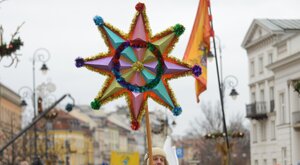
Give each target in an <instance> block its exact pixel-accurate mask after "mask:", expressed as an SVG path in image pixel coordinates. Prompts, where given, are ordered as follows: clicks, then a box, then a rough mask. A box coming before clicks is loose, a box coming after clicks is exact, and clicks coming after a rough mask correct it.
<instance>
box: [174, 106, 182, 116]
mask: <svg viewBox="0 0 300 165" xmlns="http://www.w3.org/2000/svg"><path fill="white" fill-rule="evenodd" d="M172 112H173V115H174V116H179V115H180V114H181V112H182V109H181V107H175V108H174V109H173V110H172Z"/></svg>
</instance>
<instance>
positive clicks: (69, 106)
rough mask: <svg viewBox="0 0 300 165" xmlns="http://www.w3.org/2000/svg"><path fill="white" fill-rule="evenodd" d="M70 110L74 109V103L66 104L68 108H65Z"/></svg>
mask: <svg viewBox="0 0 300 165" xmlns="http://www.w3.org/2000/svg"><path fill="white" fill-rule="evenodd" d="M65 109H66V110H67V111H68V112H71V111H72V109H73V105H72V104H70V103H69V104H67V105H66V108H65Z"/></svg>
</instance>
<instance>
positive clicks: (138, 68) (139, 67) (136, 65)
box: [132, 61, 144, 72]
mask: <svg viewBox="0 0 300 165" xmlns="http://www.w3.org/2000/svg"><path fill="white" fill-rule="evenodd" d="M132 69H134V70H135V71H138V72H140V71H142V70H143V69H144V65H143V63H141V62H139V61H137V62H135V63H134V64H132Z"/></svg>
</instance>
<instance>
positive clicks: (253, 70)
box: [250, 61, 255, 77]
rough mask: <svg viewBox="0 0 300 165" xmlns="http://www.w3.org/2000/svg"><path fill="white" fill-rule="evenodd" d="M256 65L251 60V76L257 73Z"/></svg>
mask: <svg viewBox="0 0 300 165" xmlns="http://www.w3.org/2000/svg"><path fill="white" fill-rule="evenodd" d="M254 67H255V66H254V61H251V62H250V76H252V77H253V76H254V75H255V74H254V73H255V68H254Z"/></svg>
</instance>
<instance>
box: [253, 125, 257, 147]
mask: <svg viewBox="0 0 300 165" xmlns="http://www.w3.org/2000/svg"><path fill="white" fill-rule="evenodd" d="M252 138H253V143H256V142H257V126H256V124H253V137H252Z"/></svg>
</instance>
